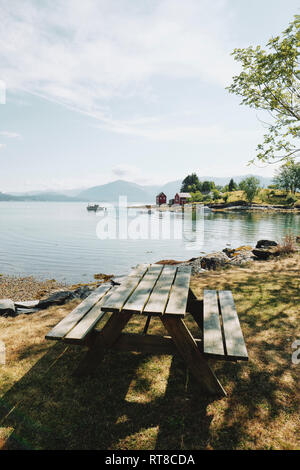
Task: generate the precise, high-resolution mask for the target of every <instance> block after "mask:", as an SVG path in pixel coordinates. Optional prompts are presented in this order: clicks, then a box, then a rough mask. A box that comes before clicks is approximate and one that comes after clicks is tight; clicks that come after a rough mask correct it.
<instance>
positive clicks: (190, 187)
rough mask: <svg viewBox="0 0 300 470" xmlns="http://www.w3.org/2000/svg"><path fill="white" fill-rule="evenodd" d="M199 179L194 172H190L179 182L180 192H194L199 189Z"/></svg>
mask: <svg viewBox="0 0 300 470" xmlns="http://www.w3.org/2000/svg"><path fill="white" fill-rule="evenodd" d="M200 185H201V183H200V181H199V178H198V176H197V175H196V173H192V174H191V175H188V176H186V177H185V178H184V180H183V181H182V184H181V190H180V191H181V192H182V193H188V192H195V191H199V190H200V189H201V188H200Z"/></svg>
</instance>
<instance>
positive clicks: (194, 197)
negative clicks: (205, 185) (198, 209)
mask: <svg viewBox="0 0 300 470" xmlns="http://www.w3.org/2000/svg"><path fill="white" fill-rule="evenodd" d="M202 201H203V194H202V193H201V192H200V191H196V192H194V193H191V202H202Z"/></svg>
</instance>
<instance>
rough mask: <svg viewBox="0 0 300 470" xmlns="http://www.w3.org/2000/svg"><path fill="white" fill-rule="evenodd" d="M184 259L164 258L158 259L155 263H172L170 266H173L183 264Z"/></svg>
mask: <svg viewBox="0 0 300 470" xmlns="http://www.w3.org/2000/svg"><path fill="white" fill-rule="evenodd" d="M181 263H182V261H176V260H175V259H162V260H160V261H156V263H155V264H166V265H170V266H173V265H175V264H181Z"/></svg>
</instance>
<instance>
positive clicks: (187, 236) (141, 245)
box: [0, 202, 300, 282]
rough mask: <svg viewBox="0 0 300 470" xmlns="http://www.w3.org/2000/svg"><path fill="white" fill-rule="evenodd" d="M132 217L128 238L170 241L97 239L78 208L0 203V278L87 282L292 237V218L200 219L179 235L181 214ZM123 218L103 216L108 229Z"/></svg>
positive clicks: (298, 222)
mask: <svg viewBox="0 0 300 470" xmlns="http://www.w3.org/2000/svg"><path fill="white" fill-rule="evenodd" d="M130 211H131V212H132V211H133V209H131V210H130ZM106 214H108V212H107V213H106ZM137 215H138V217H139V218H138V219H137V218H136V216H134V215H133V214H131V215H130V217H129V220H128V221H127V224H128V226H129V227H130V230H131V232H130V230H129V232H130V233H131V235H132V233H133V234H134V233H136V232H137V231H138V230H139V231H140V233H141V236H144V237H147V231H148V232H149V231H150V232H151V230H152V229H154V228H155V227H157V226H158V225H157V224H160V227H162V233H163V234H165V235H163V236H168V230H169V229H170V228H171V229H172V230H171V239H170V238H169V237H168V239H163V236H160V239H149V237H147V238H146V239H132V238H133V237H132V236H131V239H122V240H120V239H117V238H116V239H99V238H98V236H97V231H96V230H97V224H98V223H99V221H101V220H104V219H103V217H104V216H103V215H102V213H101V212H100V213H99V212H98V213H94V212H88V211H87V210H86V204H85V203H48V202H43V203H42V202H40V203H39V202H32V203H27V202H1V203H0V273H2V274H12V275H35V276H39V277H42V278H55V279H57V280H61V281H71V282H79V281H90V280H93V275H94V274H95V273H106V274H123V273H126V272H127V271H128V269H129V268H130V267H131V266H134V265H136V264H138V263H145V262H146V263H147V262H149V263H151V262H155V261H159V260H161V259H177V260H186V259H189V258H192V257H194V256H199V255H200V254H201V253H203V252H204V253H210V252H213V251H218V250H222V249H223V248H225V246H232V247H237V246H240V245H244V244H247V245H249V244H250V245H254V243H255V242H256V241H257V240H259V239H261V238H267V239H273V240H277V241H280V240H281V239H282V237H283V236H284V235H285V234H287V233H289V232H293V233H295V234H299V233H300V215H298V214H296V215H294V214H283V213H281V214H280V213H277V214H276V213H274V214H271V213H270V214H263V213H207V214H204V217H203V218H201V217H200V218H199V217H198V218H197V220H193V221H190V222H189V223H187V224H186V226H185V227H184V228H183V229H182V225H181V224H182V216H181V214H171V215H170V214H169V213H163V214H161V215H159V213H157V212H155V213H152V214H151V215H149V214H148V213H147V211H144V212H142V211H140V210H139V211H137ZM123 219H124V215H119V216H117V215H116V217H115V216H113V215H109V216H108V218H106V221H108V222H109V224H111V226H112V227H113V228H114V227H115V226H116V225H118V224H119V223H120V222H124V220H123ZM134 221H136V222H134ZM101 223H102V222H101ZM109 224H108V225H109ZM123 226H124V224H123ZM100 229H101V227H100ZM154 232H155V231H154ZM182 232H183V233H182ZM151 233H152V232H151ZM98 234H99V225H98ZM174 234H175V235H174ZM176 237H177V238H176Z"/></svg>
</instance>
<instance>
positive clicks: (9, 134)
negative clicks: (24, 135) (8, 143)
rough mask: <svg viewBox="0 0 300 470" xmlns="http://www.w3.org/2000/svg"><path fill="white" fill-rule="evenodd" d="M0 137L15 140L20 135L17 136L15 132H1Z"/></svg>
mask: <svg viewBox="0 0 300 470" xmlns="http://www.w3.org/2000/svg"><path fill="white" fill-rule="evenodd" d="M0 136H1V137H7V138H8V139H17V138H19V137H21V136H20V134H17V133H16V132H9V131H2V132H0Z"/></svg>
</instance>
